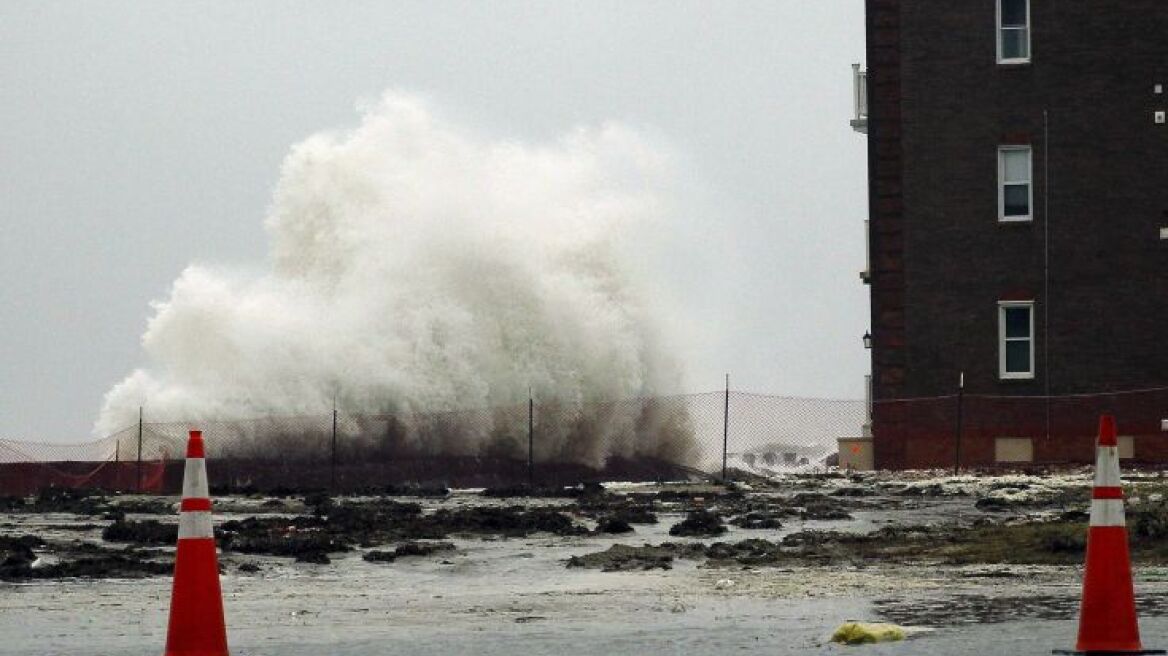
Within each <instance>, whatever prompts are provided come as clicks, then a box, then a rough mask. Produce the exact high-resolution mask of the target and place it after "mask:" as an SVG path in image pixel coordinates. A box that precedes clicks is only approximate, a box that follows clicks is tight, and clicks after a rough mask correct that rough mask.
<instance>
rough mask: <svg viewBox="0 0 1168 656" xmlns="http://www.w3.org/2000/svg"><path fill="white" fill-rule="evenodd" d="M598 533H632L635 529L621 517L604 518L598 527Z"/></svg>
mask: <svg viewBox="0 0 1168 656" xmlns="http://www.w3.org/2000/svg"><path fill="white" fill-rule="evenodd" d="M596 532H597V533H611V534H618V533H632V532H633V527H632V526H631V525H630V524H629V523H628V522H627V521H625V520H624V519H623V518H621V517H604V518H602V519H601V520H600V522H599V523H597V525H596Z"/></svg>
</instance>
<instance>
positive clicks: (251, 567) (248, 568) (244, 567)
mask: <svg viewBox="0 0 1168 656" xmlns="http://www.w3.org/2000/svg"><path fill="white" fill-rule="evenodd" d="M238 569H239V571H241V572H243V573H245V574H255V573H256V572H258V571H260V566H259V565H257V564H255V563H240V564H239V567H238Z"/></svg>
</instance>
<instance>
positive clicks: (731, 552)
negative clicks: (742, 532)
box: [705, 539, 790, 566]
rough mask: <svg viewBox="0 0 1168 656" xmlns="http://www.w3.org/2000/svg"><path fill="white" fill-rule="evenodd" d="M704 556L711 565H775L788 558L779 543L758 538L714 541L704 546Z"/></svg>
mask: <svg viewBox="0 0 1168 656" xmlns="http://www.w3.org/2000/svg"><path fill="white" fill-rule="evenodd" d="M705 556H706V558H707V559H708V560H709V561H710V564H711V565H726V564H731V565H747V566H750V565H775V564H777V563H779V562H783V561H789V560H790V557H789V556H787V555H786V554H785V553H784V552H783V549H782V546H781V545H779V544H777V543H775V542H771V541H770V540H758V539H750V540H742V541H740V542H733V543H730V542H715V543H714V544H711V545H710V546H709V547H707V548H706V552H705Z"/></svg>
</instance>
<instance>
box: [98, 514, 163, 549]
mask: <svg viewBox="0 0 1168 656" xmlns="http://www.w3.org/2000/svg"><path fill="white" fill-rule="evenodd" d="M101 539H103V540H105V541H107V542H134V543H138V544H158V545H174V544H175V543H176V542H178V525H177V524H163V523H160V522H158V521H156V520H153V519H147V520H144V521H127V520H126V519H124V516H123V518H119V519H117V520H115V521H114V523H112V524H110V525H109V526H107V527H105V529H104V530H102V532H101Z"/></svg>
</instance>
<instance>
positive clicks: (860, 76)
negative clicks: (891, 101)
mask: <svg viewBox="0 0 1168 656" xmlns="http://www.w3.org/2000/svg"><path fill="white" fill-rule="evenodd" d="M852 88H853V97H854V100H855V105H856V107H855V110H856V112H855V118H853V119H852V120H851V125H852V129H853V130H855V131H856V132H862V133H864V134H868V71H862V70H860V65H859V64H852Z"/></svg>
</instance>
